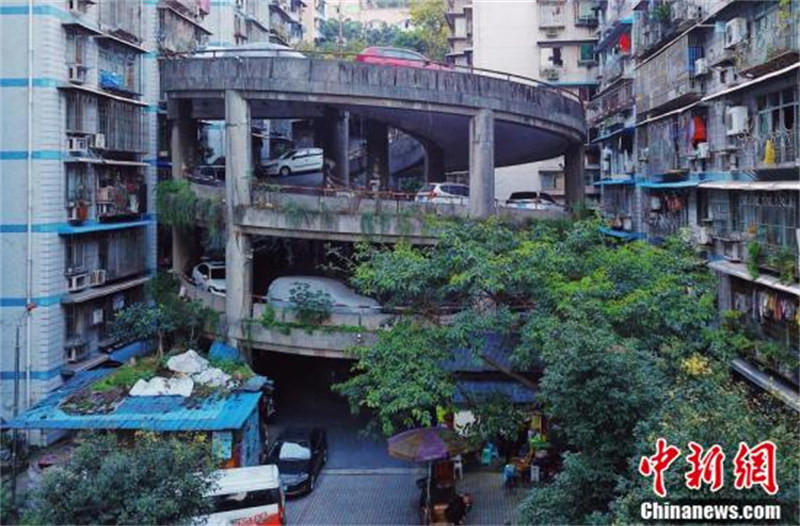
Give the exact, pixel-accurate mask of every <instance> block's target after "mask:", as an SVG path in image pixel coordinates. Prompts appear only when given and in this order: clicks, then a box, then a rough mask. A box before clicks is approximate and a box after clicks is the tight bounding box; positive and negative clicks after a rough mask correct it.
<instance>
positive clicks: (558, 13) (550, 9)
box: [539, 2, 566, 28]
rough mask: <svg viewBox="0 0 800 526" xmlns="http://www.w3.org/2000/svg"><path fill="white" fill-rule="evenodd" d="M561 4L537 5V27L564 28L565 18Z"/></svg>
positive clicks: (546, 3)
mask: <svg viewBox="0 0 800 526" xmlns="http://www.w3.org/2000/svg"><path fill="white" fill-rule="evenodd" d="M564 11H565V8H564V3H563V2H541V3H539V27H542V28H548V27H564V25H565V21H566V16H565V14H564Z"/></svg>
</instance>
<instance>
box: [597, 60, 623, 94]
mask: <svg viewBox="0 0 800 526" xmlns="http://www.w3.org/2000/svg"><path fill="white" fill-rule="evenodd" d="M629 58H630V54H622V55H613V56H611V57H607V58H606V61H605V62H604V63H603V65H602V66H601V67H600V74H599V75H598V77H599V78H600V79H601V82H602V84H603V86H608V85H610V84H612V83H613V82H614V81H615V80H617V79H618V78H620V77H622V76H623V75H624V74H625V70H626V68H627V65H628V63H629Z"/></svg>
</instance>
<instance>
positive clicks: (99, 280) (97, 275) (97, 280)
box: [92, 268, 106, 286]
mask: <svg viewBox="0 0 800 526" xmlns="http://www.w3.org/2000/svg"><path fill="white" fill-rule="evenodd" d="M105 282H106V269H103V268H98V269H94V270H93V271H92V285H93V286H97V285H102V284H104V283H105Z"/></svg>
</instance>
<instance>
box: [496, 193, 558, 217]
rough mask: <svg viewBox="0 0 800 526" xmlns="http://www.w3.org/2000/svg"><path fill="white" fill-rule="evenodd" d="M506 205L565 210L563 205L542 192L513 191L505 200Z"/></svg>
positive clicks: (529, 208)
mask: <svg viewBox="0 0 800 526" xmlns="http://www.w3.org/2000/svg"><path fill="white" fill-rule="evenodd" d="M506 207H508V208H521V209H524V210H549V211H553V212H566V210H567V209H566V207H564V205H560V204H558V203H556V201H555V199H553V198H552V197H551V196H550V195H549V194H546V193H544V192H514V193H512V194H511V195H510V196H509V197H508V199H507V200H506Z"/></svg>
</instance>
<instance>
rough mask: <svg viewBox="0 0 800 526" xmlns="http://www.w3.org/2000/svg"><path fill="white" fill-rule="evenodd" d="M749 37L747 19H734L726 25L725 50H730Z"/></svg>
mask: <svg viewBox="0 0 800 526" xmlns="http://www.w3.org/2000/svg"><path fill="white" fill-rule="evenodd" d="M745 37H747V19H746V18H743V17H737V18H732V19H731V20H729V21H728V23H727V24H725V49H730V48H732V47H734V46H736V45H737V44H739V43H740V42H742V41H743V40H744V39H745Z"/></svg>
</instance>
